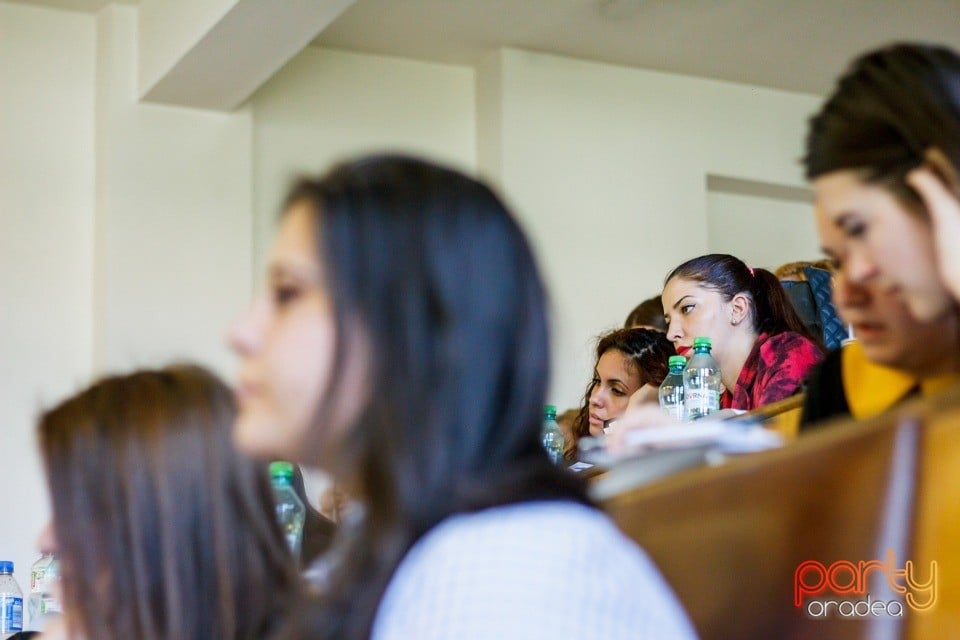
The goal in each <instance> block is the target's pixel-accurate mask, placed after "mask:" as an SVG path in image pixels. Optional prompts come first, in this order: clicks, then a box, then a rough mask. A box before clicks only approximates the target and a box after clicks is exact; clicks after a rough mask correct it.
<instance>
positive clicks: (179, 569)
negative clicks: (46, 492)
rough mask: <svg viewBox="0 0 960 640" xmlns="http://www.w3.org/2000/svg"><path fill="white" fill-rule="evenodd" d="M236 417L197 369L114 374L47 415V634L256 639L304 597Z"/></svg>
mask: <svg viewBox="0 0 960 640" xmlns="http://www.w3.org/2000/svg"><path fill="white" fill-rule="evenodd" d="M234 416H235V406H234V400H233V396H232V393H231V392H230V390H229V389H228V388H227V387H226V386H225V385H224V384H223V383H222V382H220V381H219V380H218V379H217V378H216V377H214V376H213V375H212V374H210V373H208V372H207V371H205V370H203V369H200V368H198V367H193V366H175V367H169V368H166V369H161V370H155V371H139V372H136V373H132V374H130V375H124V376H115V377H110V378H105V379H103V380H101V381H99V382H97V383H96V384H94V385H93V386H91V387H90V388H89V389H87V390H85V391H83V392H81V393H79V394H77V395H75V396H73V397H72V398H69V399H68V400H65V401H64V402H62V403H61V404H59V405H58V406H56V407H54V408H53V409H51V410H49V411H47V412H45V413H44V414H43V415H42V416H41V418H40V421H39V426H38V432H39V443H40V452H41V455H42V457H43V462H44V468H45V470H46V476H47V483H48V486H49V488H50V501H51V505H52V508H53V522H52V532H48V533H47V534H46V536H45V537H46V538H47V540H48V541H49V542H48V543H47V544H45V545H44V546H45V549H44V550H45V551H51V552H55V553H56V555H57V556H58V557H59V559H60V568H61V575H62V596H63V607H64V619H63V620H62V621H61V624H60V625H58V626H59V629H56V628H54V629H52V630H50V631H49V632H48V633H45V634H44V637H45V638H53V637H58V635H57V634H58V633H59V634H64V635H63V637H70V638H88V639H90V640H94V639H96V640H127V639H130V638H153V639H157V640H201V639H202V640H209V639H210V638H224V639H241V638H242V639H249V640H254V639H256V638H263V637H267V635H268V634H269V633H271V630H272V629H274V628H275V627H276V624H277V623H278V621H279V620H280V619H281V618H282V617H283V613H284V611H286V610H287V609H288V607H291V606H295V604H296V600H297V598H298V593H299V587H298V582H299V578H298V577H297V573H296V568H295V564H294V560H293V558H292V556H291V554H290V551H289V549H288V548H287V546H286V543H285V541H284V538H283V535H282V534H281V532H280V528H279V526H278V525H277V523H276V520H275V515H274V503H273V494H272V490H271V488H270V484H269V481H268V479H267V476H266V470H265V469H264V468H263V467H262V466H261V465H259V464H255V463H253V462H252V461H250V460H248V459H246V458H245V457H243V456H241V455H240V454H238V453H237V452H236V451H235V449H234V448H233V446H232V442H231V427H232V424H233V420H234ZM51 533H52V535H51ZM51 547H52V548H51ZM67 634H69V635H67Z"/></svg>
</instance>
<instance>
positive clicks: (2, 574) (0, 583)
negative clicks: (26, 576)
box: [0, 560, 23, 640]
mask: <svg viewBox="0 0 960 640" xmlns="http://www.w3.org/2000/svg"><path fill="white" fill-rule="evenodd" d="M20 631H23V592H22V591H20V587H19V586H17V581H16V580H14V579H13V563H12V562H10V561H9V560H0V640H3V639H5V638H9V637H10V636H12V635H13V634H15V633H18V632H20Z"/></svg>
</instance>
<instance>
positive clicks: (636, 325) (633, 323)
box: [623, 295, 667, 332]
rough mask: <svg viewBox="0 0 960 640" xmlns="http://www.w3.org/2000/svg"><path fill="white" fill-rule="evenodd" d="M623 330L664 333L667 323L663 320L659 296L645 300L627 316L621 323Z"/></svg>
mask: <svg viewBox="0 0 960 640" xmlns="http://www.w3.org/2000/svg"><path fill="white" fill-rule="evenodd" d="M623 328H624V329H654V330H656V331H661V332H664V331H666V330H667V322H666V320H664V319H663V305H661V304H660V296H659V295H656V296H653V297H652V298H647V299H646V300H644V301H643V302H641V303H640V304H638V305H637V306H636V307H634V308H633V310H632V311H631V312H630V313H629V315H627V320H626V321H625V322H624V323H623Z"/></svg>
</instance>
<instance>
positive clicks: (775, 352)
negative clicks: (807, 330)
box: [760, 331, 824, 369]
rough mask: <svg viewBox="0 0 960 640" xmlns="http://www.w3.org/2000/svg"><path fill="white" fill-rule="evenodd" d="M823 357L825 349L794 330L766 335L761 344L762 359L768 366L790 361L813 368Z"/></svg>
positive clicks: (790, 362)
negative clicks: (821, 348) (822, 349)
mask: <svg viewBox="0 0 960 640" xmlns="http://www.w3.org/2000/svg"><path fill="white" fill-rule="evenodd" d="M823 357H824V355H823V351H821V350H820V347H818V346H817V345H816V344H815V343H814V342H813V341H812V340H810V339H809V338H807V337H805V336H802V335H800V334H799V333H795V332H793V331H785V332H783V333H778V334H776V335H773V336H769V337H766V338H765V339H764V340H763V341H762V342H761V344H760V360H761V361H762V362H763V363H764V364H766V365H767V366H776V367H780V366H782V365H784V364H787V363H789V364H799V365H801V366H802V367H803V368H804V369H813V367H815V366H816V365H817V364H819V363H820V362H821V361H822V360H823Z"/></svg>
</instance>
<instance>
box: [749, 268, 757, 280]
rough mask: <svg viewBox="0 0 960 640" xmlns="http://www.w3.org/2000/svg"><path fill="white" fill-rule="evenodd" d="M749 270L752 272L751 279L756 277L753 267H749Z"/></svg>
mask: <svg viewBox="0 0 960 640" xmlns="http://www.w3.org/2000/svg"><path fill="white" fill-rule="evenodd" d="M747 269H749V270H750V277H751V278H753V277H756V275H757V274H755V273H754V272H753V267H747Z"/></svg>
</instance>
